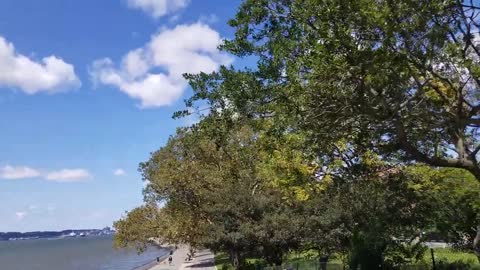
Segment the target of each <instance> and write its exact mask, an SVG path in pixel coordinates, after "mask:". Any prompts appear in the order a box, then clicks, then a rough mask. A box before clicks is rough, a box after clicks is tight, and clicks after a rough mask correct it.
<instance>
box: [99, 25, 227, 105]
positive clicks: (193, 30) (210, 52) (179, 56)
mask: <svg viewBox="0 0 480 270" xmlns="http://www.w3.org/2000/svg"><path fill="white" fill-rule="evenodd" d="M221 42H222V38H221V37H220V34H219V33H218V32H216V31H215V30H213V29H212V28H210V27H209V26H208V25H205V24H203V23H195V24H191V25H178V26H176V27H175V28H173V29H162V30H161V31H160V32H159V33H157V34H155V35H153V36H152V38H151V40H150V42H148V43H147V44H145V46H143V47H142V48H138V49H135V50H132V51H130V52H128V53H127V54H126V55H125V56H124V57H123V59H122V61H121V64H120V65H119V67H116V66H115V64H114V63H113V61H112V60H111V59H109V58H104V59H99V60H97V61H95V62H94V63H93V64H92V66H91V69H90V74H91V76H92V79H93V81H94V83H95V84H98V83H103V84H106V85H111V86H115V87H117V88H118V89H119V90H120V91H122V92H124V93H125V94H127V95H128V96H130V97H132V98H134V99H137V100H140V106H141V107H143V108H147V107H159V106H166V105H170V104H172V103H173V102H175V101H176V100H178V99H179V98H180V97H181V96H182V94H183V91H184V90H185V88H186V87H187V85H188V84H187V82H186V81H185V79H184V78H183V74H184V73H199V72H207V73H208V72H213V71H215V70H217V69H218V68H219V66H220V65H228V64H230V63H231V62H232V58H231V57H229V56H227V55H226V54H224V53H221V52H219V51H218V49H217V47H218V45H220V44H221Z"/></svg>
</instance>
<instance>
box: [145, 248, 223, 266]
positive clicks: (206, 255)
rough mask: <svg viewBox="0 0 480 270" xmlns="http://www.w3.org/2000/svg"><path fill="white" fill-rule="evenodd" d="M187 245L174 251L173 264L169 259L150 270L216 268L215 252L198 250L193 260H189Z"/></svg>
mask: <svg viewBox="0 0 480 270" xmlns="http://www.w3.org/2000/svg"><path fill="white" fill-rule="evenodd" d="M187 254H188V248H187V247H180V248H178V249H177V250H176V251H175V252H174V253H173V256H172V257H173V260H172V264H171V265H170V264H169V263H168V259H165V260H164V261H162V262H160V263H159V264H157V265H155V266H154V267H152V268H150V269H149V270H216V267H215V259H214V256H213V253H212V252H210V251H209V250H202V251H198V252H197V253H196V254H195V257H194V258H193V260H192V261H190V262H187V261H186V259H187Z"/></svg>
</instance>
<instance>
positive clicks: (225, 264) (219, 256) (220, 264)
mask: <svg viewBox="0 0 480 270" xmlns="http://www.w3.org/2000/svg"><path fill="white" fill-rule="evenodd" d="M215 267H216V268H217V270H222V269H232V268H233V265H232V264H231V263H230V260H229V258H228V255H227V254H225V253H223V252H219V253H215Z"/></svg>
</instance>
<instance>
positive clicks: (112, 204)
mask: <svg viewBox="0 0 480 270" xmlns="http://www.w3.org/2000/svg"><path fill="white" fill-rule="evenodd" d="M239 3H240V0H233V1H232V0H228V1H227V0H108V1H107V0H105V1H98V0H82V1H77V0H45V1H36V0H2V1H0V231H36V230H63V229H87V228H103V227H105V226H111V225H112V222H113V221H114V220H117V219H118V218H120V217H121V216H122V215H124V213H125V211H127V210H131V209H133V208H134V207H136V206H139V205H140V204H141V203H142V187H143V183H142V180H141V175H140V174H139V172H138V171H137V168H138V164H139V163H140V162H142V161H146V160H148V158H149V155H150V153H151V152H152V151H155V150H157V149H159V148H160V147H161V146H162V145H164V144H165V143H166V141H167V140H168V137H169V136H170V135H172V134H173V133H174V132H175V129H176V128H177V127H180V126H185V125H189V124H190V123H191V122H192V121H195V119H192V118H186V119H179V120H178V119H177V120H174V119H172V114H173V113H174V112H175V111H177V110H181V109H184V108H185V107H184V103H183V100H184V99H185V98H187V97H188V96H189V95H190V94H191V89H190V88H189V86H188V83H187V82H186V81H185V80H184V79H183V77H182V74H183V73H187V72H188V73H198V72H201V71H202V72H212V71H215V70H217V69H218V68H219V66H220V65H230V64H233V65H238V64H239V63H240V60H239V59H235V58H234V57H233V56H231V55H228V54H226V53H224V52H219V51H218V50H217V46H218V45H219V44H220V43H221V42H222V40H223V39H228V38H232V37H233V33H234V32H233V29H231V28H230V27H229V26H228V25H227V24H226V22H227V21H228V19H230V18H232V17H233V16H234V15H235V12H236V10H237V8H238V6H239Z"/></svg>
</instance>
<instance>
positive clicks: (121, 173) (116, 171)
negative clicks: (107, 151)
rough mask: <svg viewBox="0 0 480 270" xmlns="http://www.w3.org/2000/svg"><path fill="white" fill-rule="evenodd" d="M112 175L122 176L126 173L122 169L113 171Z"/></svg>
mask: <svg viewBox="0 0 480 270" xmlns="http://www.w3.org/2000/svg"><path fill="white" fill-rule="evenodd" d="M113 174H114V175H115V176H124V175H125V174H126V173H125V171H124V170H123V169H116V170H115V171H113Z"/></svg>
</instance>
